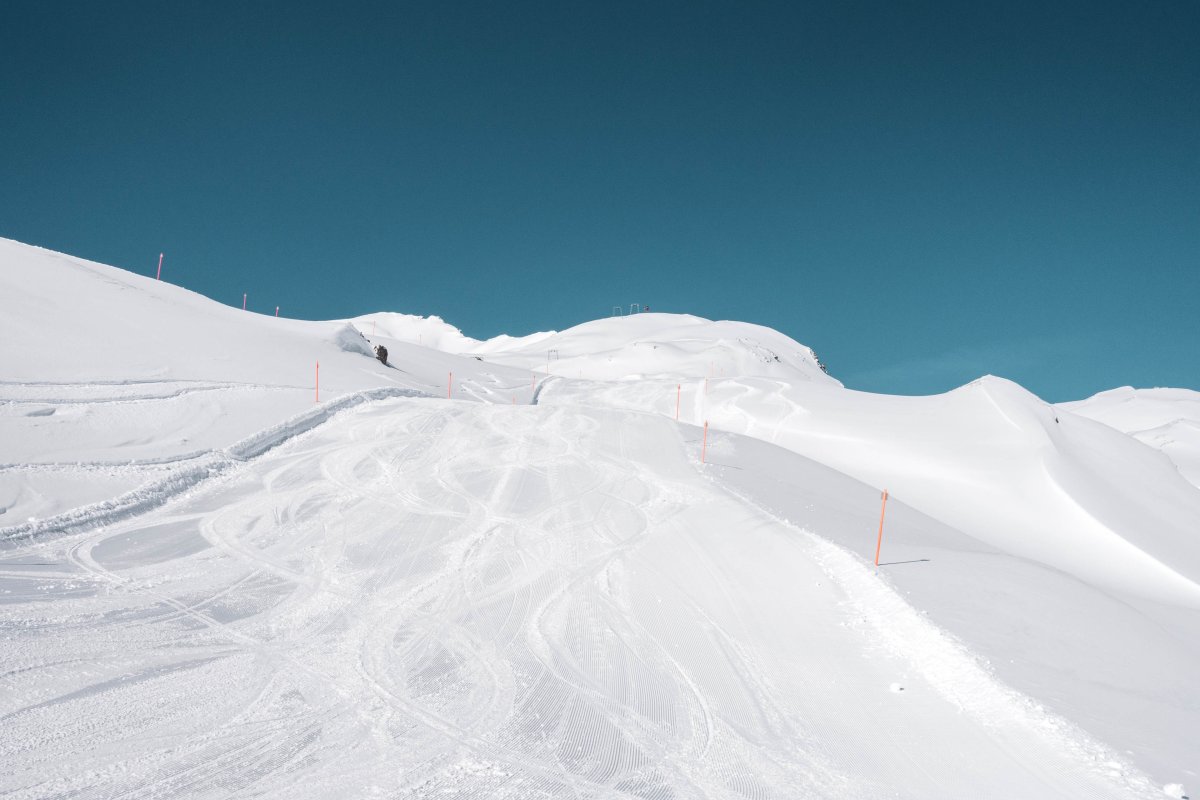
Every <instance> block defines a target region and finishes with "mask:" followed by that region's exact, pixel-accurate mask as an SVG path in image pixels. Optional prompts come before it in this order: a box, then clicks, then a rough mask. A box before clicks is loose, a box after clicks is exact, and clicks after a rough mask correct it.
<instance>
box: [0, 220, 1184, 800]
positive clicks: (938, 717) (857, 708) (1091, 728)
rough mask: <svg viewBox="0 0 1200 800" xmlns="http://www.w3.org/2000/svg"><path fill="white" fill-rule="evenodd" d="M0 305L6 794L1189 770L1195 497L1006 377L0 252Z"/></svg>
mask: <svg viewBox="0 0 1200 800" xmlns="http://www.w3.org/2000/svg"><path fill="white" fill-rule="evenodd" d="M0 312H3V313H2V315H0V320H2V321H0V326H2V328H0V335H3V336H4V337H5V338H4V339H3V345H2V347H0V381H3V382H2V383H0V401H2V404H0V447H2V451H0V507H2V508H3V510H4V513H3V514H0V637H2V638H3V642H4V645H5V647H4V648H3V649H0V687H2V690H0V719H2V720H3V725H0V793H3V794H6V795H12V796H18V797H51V796H65V795H72V796H85V797H107V796H124V795H128V796H184V795H187V796H222V797H225V796H243V795H251V794H255V795H269V796H296V797H329V796H368V795H384V796H422V797H423V796H434V795H437V796H442V795H445V796H458V797H493V796H495V797H559V796H571V797H596V798H600V797H661V798H666V797H750V798H770V797H781V798H795V797H821V798H859V797H863V796H883V797H897V798H938V797H983V798H986V797H995V798H1015V797H1020V798H1043V797H1046V798H1048V797H1098V798H1104V797H1113V798H1118V797H1120V798H1124V797H1146V798H1149V797H1161V796H1163V792H1164V788H1165V790H1166V791H1167V792H1168V793H1169V794H1172V795H1174V796H1181V795H1182V794H1183V792H1184V789H1183V786H1182V785H1183V784H1186V785H1192V784H1194V783H1196V782H1197V772H1200V757H1198V752H1197V749H1196V748H1195V747H1194V746H1193V745H1192V739H1193V738H1194V737H1193V736H1192V732H1193V731H1194V730H1195V729H1196V727H1197V726H1198V725H1200V690H1197V688H1196V686H1197V684H1196V682H1195V681H1194V680H1193V679H1192V674H1193V673H1194V665H1195V663H1196V661H1197V660H1198V659H1200V645H1198V644H1197V643H1198V642H1200V591H1198V587H1197V581H1198V580H1200V549H1198V546H1197V539H1196V537H1195V535H1194V531H1195V530H1196V529H1197V527H1198V524H1197V523H1200V505H1198V501H1197V498H1198V497H1200V491H1197V490H1196V489H1195V487H1193V486H1192V485H1190V484H1189V483H1187V482H1186V481H1184V480H1183V479H1182V478H1181V477H1180V475H1179V472H1178V471H1177V470H1176V468H1175V465H1174V464H1172V463H1171V462H1170V461H1169V460H1168V459H1167V458H1166V457H1164V456H1163V455H1162V454H1161V453H1159V452H1157V451H1155V450H1154V449H1152V448H1150V447H1147V446H1146V445H1145V444H1143V443H1141V442H1139V441H1137V440H1136V439H1134V438H1131V437H1130V436H1128V435H1126V434H1124V433H1121V432H1119V431H1117V430H1114V429H1113V428H1110V427H1108V426H1106V425H1103V424H1100V423H1099V422H1094V421H1092V420H1088V419H1085V418H1083V417H1082V416H1080V415H1079V414H1077V413H1074V412H1073V411H1068V410H1065V409H1063V408H1061V407H1052V406H1048V405H1046V404H1044V403H1042V402H1041V401H1040V400H1038V399H1037V398H1036V397H1033V396H1032V395H1030V394H1028V393H1027V392H1025V391H1024V390H1023V389H1021V388H1020V387H1018V386H1016V385H1015V384H1011V383H1009V382H1007V381H1003V380H1000V379H995V378H987V379H983V380H981V381H978V382H976V383H974V384H971V385H969V386H966V387H963V388H961V389H959V390H956V391H954V392H950V393H947V394H945V395H940V396H937V397H930V398H898V397H886V396H878V395H867V394H863V393H859V392H852V391H848V390H846V389H844V388H842V387H841V385H840V384H839V383H838V382H837V381H836V380H834V379H832V378H829V377H828V376H826V375H825V374H824V372H823V371H822V370H821V368H820V366H819V364H818V363H817V361H816V358H815V356H814V355H813V353H812V351H811V350H809V349H808V348H807V347H805V346H803V345H801V344H799V343H797V342H795V341H793V340H792V339H790V338H788V337H786V336H783V335H782V334H779V333H777V332H775V331H771V330H769V329H766V328H762V327H760V326H755V325H750V324H747V323H738V322H710V321H708V320H703V319H700V318H697V317H691V316H686V315H671V314H643V315H635V316H632V317H620V318H611V319H603V320H597V321H594V322H590V323H585V324H583V325H580V326H577V327H575V328H572V329H570V330H567V331H562V332H559V333H543V334H534V335H532V336H529V337H516V338H513V337H499V338H497V339H493V340H489V341H487V342H479V341H476V340H471V339H469V338H468V337H465V336H463V335H462V334H461V333H460V332H459V331H458V330H457V329H454V328H452V327H451V326H449V325H447V324H446V323H444V322H442V321H441V320H437V319H436V318H431V319H422V318H417V317H410V316H406V315H400V314H371V315H365V316H364V317H360V318H357V319H356V320H354V321H352V324H353V328H352V327H350V325H349V324H348V323H347V322H344V321H343V322H334V323H320V322H300V321H292V320H280V319H275V318H273V317H264V316H260V315H256V314H251V313H246V312H243V311H241V310H240V309H230V308H227V307H224V306H221V305H219V304H217V303H214V302H212V301H210V300H207V299H205V298H203V297H200V296H198V295H195V294H193V293H191V292H188V291H186V290H184V289H181V288H179V287H173V286H169V285H166V284H160V283H157V282H155V281H152V280H147V279H145V278H142V277H139V276H135V275H130V274H129V273H126V272H123V271H121V270H116V269H113V268H110V267H104V266H102V265H96V264H91V263H88V262H84V261H80V260H78V259H73V258H70V257H67V256H61V255H59V254H54V253H49V252H47V251H44V250H39V249H37V248H30V247H27V246H25V245H20V244H17V243H14V242H4V241H0ZM46 319H53V320H55V324H54V326H53V328H54V330H55V331H56V334H55V335H56V338H55V340H54V341H50V340H48V339H47V338H46V337H45V336H44V331H45V330H46V329H47V327H46V325H45V320H46ZM354 328H357V331H356V330H354ZM358 332H362V334H365V338H364V337H363V336H360V335H359V333H358ZM368 339H369V340H370V341H371V342H373V343H382V344H385V345H386V346H387V347H388V349H389V355H390V361H391V364H392V366H390V367H385V366H384V365H382V364H380V363H379V362H378V361H376V360H374V359H373V358H372V357H371V356H370V352H371V351H370V349H369V347H368V341H367V340H368ZM64 344H68V345H69V346H67V347H64ZM318 360H320V363H321V372H320V380H321V402H319V403H317V402H314V401H315V397H314V394H315V388H316V387H315V386H314V385H313V384H314V382H315V377H316V375H315V364H316V362H317V361H318ZM310 368H312V370H313V374H312V377H311V379H310V377H309V374H308V370H309V369H310ZM547 372H548V373H549V375H547V374H546V373H547ZM451 373H453V377H451ZM448 395H449V396H450V397H451V398H453V399H454V400H456V401H462V400H467V401H474V402H447V400H446V398H447V396H448ZM1089 402H1090V401H1089ZM677 416H678V418H679V419H678V421H676V417H677ZM705 421H707V422H709V426H708V431H707V435H706V434H705V432H704V428H703V427H702V425H703V423H704V422H705ZM702 453H703V461H702V460H701V454H702ZM883 487H886V488H888V489H889V490H890V491H891V492H892V496H891V499H890V500H889V502H888V507H887V517H886V524H885V535H884V541H883V559H882V561H883V563H882V564H881V567H880V569H878V570H876V569H874V568H872V566H871V559H872V557H873V555H874V546H875V535H876V532H877V526H878V522H879V517H878V515H879V510H880V508H879V495H878V490H879V489H880V488H883ZM31 518H32V519H31Z"/></svg>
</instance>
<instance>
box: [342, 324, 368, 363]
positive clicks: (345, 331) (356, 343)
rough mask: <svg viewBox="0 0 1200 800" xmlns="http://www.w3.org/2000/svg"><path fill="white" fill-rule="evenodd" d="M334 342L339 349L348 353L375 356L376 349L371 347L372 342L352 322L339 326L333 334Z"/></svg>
mask: <svg viewBox="0 0 1200 800" xmlns="http://www.w3.org/2000/svg"><path fill="white" fill-rule="evenodd" d="M333 343H334V344H336V345H337V346H338V349H339V350H342V351H343V352H346V353H358V354H359V355H364V356H370V357H371V358H374V357H375V351H374V350H373V349H372V348H371V343H370V342H368V341H367V339H366V337H365V336H363V335H362V333H360V332H359V330H358V329H357V328H355V327H354V326H353V325H351V324H350V323H348V322H347V323H346V324H345V325H343V326H341V327H340V328H338V329H337V330H336V331H334V334H333Z"/></svg>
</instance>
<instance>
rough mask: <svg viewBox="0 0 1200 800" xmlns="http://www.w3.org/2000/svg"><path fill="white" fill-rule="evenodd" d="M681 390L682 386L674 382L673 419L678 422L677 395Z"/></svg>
mask: <svg viewBox="0 0 1200 800" xmlns="http://www.w3.org/2000/svg"><path fill="white" fill-rule="evenodd" d="M682 391H683V386H681V385H680V384H678V383H677V384H675V421H676V422H679V395H680V393H681V392H682Z"/></svg>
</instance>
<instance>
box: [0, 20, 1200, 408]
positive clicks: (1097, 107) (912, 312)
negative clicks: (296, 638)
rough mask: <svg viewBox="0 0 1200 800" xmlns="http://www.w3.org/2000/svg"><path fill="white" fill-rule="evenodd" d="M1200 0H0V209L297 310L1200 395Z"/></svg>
mask: <svg viewBox="0 0 1200 800" xmlns="http://www.w3.org/2000/svg"><path fill="white" fill-rule="evenodd" d="M1197 41H1200V4H1197V3H1195V2H1192V1H1191V0H1187V1H1186V2H1161V3H1151V4H1132V3H1121V4H1116V3H1112V4H1110V3H1103V2H1087V3H1041V2H1039V3H1022V2H1015V3H1004V4H988V7H983V4H964V3H903V2H901V3H896V2H888V3H855V2H848V3H832V4H829V3H821V4H816V3H811V4H809V3H793V4H784V3H770V4H756V3H729V4H725V5H717V4H707V3H698V2H688V3H653V4H642V3H628V4H626V3H619V2H603V3H591V4H582V3H568V2H554V3H544V4H525V3H511V4H498V3H488V4H466V3H429V4H424V5H410V4H402V3H379V4H370V3H366V4H361V3H360V4H354V3H345V4H333V3H327V4H325V3H302V2H290V3H270V2H256V3H222V2H206V3H188V4H183V3H151V2H138V3H128V2H119V1H118V2H113V3H104V4H98V3H82V2H80V3H60V2H47V1H45V0H42V1H41V2H26V1H25V0H9V1H8V2H5V3H4V4H3V5H0V103H2V106H0V108H2V109H3V123H2V124H0V154H2V156H0V235H2V236H5V237H8V238H13V239H18V240H21V241H25V242H30V243H33V244H38V245H42V246H45V247H50V248H53V249H56V250H62V251H66V252H69V253H72V254H75V255H79V256H83V257H86V258H91V259H94V260H98V261H102V262H106V263H111V264H116V265H118V266H122V267H125V268H128V269H132V270H135V271H140V272H143V273H148V274H152V273H153V270H154V267H155V264H156V261H157V257H158V253H159V252H160V251H165V252H166V254H167V258H166V265H165V268H164V278H166V279H169V280H171V281H173V282H176V283H179V284H182V285H184V286H187V287H189V288H191V289H194V290H196V291H199V292H202V293H204V294H206V295H208V296H210V297H213V298H215V299H218V300H221V301H223V302H227V303H229V304H232V305H240V303H241V298H242V293H243V292H247V293H248V294H249V297H250V306H251V308H252V309H256V310H259V311H262V312H265V313H273V311H274V307H275V305H277V304H278V305H281V306H282V308H283V313H284V314H285V315H290V316H297V317H304V318H334V317H343V316H350V315H355V314H359V313H365V312H369V311H375V310H396V311H404V312H409V313H419V314H438V315H441V316H442V317H444V318H445V319H447V320H448V321H450V322H452V323H454V324H456V325H458V326H459V327H461V328H462V329H463V330H464V331H465V332H466V333H468V334H470V335H473V336H477V337H486V336H491V335H494V334H496V333H500V332H508V333H513V334H521V333H528V332H531V331H534V330H544V329H548V328H559V329H561V328H564V327H568V326H570V325H573V324H576V323H578V322H582V321H584V320H587V319H592V318H595V317H597V316H605V315H607V314H608V313H609V312H610V311H611V308H612V306H614V305H617V304H622V305H626V306H627V305H628V304H629V303H631V302H639V303H643V304H648V305H650V306H651V307H652V308H654V309H655V310H662V311H680V312H689V313H694V314H699V315H702V316H706V317H710V318H729V319H744V320H749V321H753V322H758V323H761V324H765V325H770V326H772V327H775V328H778V329H779V330H782V331H784V332H785V333H787V334H789V335H791V336H793V337H794V338H796V339H798V340H799V341H801V342H804V343H805V344H808V345H811V346H812V347H813V348H815V349H816V351H817V352H818V353H819V354H820V355H821V357H822V358H823V360H825V361H826V362H827V363H828V364H829V367H830V371H831V373H832V374H834V375H836V376H837V377H839V378H841V379H842V380H843V381H844V382H845V383H846V384H847V385H848V386H851V387H853V388H859V389H865V390H869V391H884V392H895V393H902V394H924V393H933V392H940V391H945V390H947V389H950V388H953V387H954V386H957V385H960V384H962V383H965V382H967V381H969V380H972V379H973V378H975V377H978V376H979V375H982V374H985V373H993V374H998V375H1002V376H1005V377H1008V378H1012V379H1014V380H1017V381H1019V382H1020V383H1022V384H1024V385H1025V386H1027V387H1028V388H1029V389H1031V390H1032V391H1034V392H1036V393H1037V394H1039V395H1041V396H1042V397H1044V398H1046V399H1049V400H1066V399H1077V398H1080V397H1084V396H1087V395H1089V394H1091V393H1093V392H1096V391H1099V390H1102V389H1106V388H1111V387H1114V386H1118V385H1123V384H1133V385H1136V386H1155V385H1158V386H1168V385H1169V386H1183V387H1188V388H1193V389H1200V368H1198V367H1197V364H1198V363H1200V322H1198V321H1197V304H1198V301H1200V48H1198V47H1197V46H1196V42H1197Z"/></svg>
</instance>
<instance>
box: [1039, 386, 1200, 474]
mask: <svg viewBox="0 0 1200 800" xmlns="http://www.w3.org/2000/svg"><path fill="white" fill-rule="evenodd" d="M1061 407H1062V408H1065V409H1067V410H1069V411H1071V412H1073V413H1075V414H1079V415H1080V416H1084V417H1088V418H1089V419H1094V420H1096V421H1097V422H1103V423H1104V424H1105V425H1109V426H1111V427H1113V428H1116V429H1117V430H1119V431H1122V432H1124V433H1128V434H1129V435H1131V436H1133V437H1134V438H1136V439H1137V440H1138V441H1140V442H1143V443H1145V444H1148V445H1150V446H1151V447H1153V448H1155V449H1156V450H1160V451H1162V453H1163V455H1165V456H1166V457H1167V458H1169V459H1171V462H1172V463H1173V464H1175V466H1176V467H1177V468H1178V469H1179V473H1180V474H1181V475H1183V477H1184V478H1185V479H1187V480H1188V481H1190V482H1191V483H1192V484H1193V485H1195V486H1197V487H1200V392H1193V391H1190V390H1188V389H1134V388H1132V387H1130V386H1124V387H1122V388H1120V389H1112V390H1110V391H1107V392H1101V393H1100V394H1097V395H1094V396H1092V397H1089V398H1088V399H1087V400H1081V401H1078V402H1075V403H1062V404H1061Z"/></svg>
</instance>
